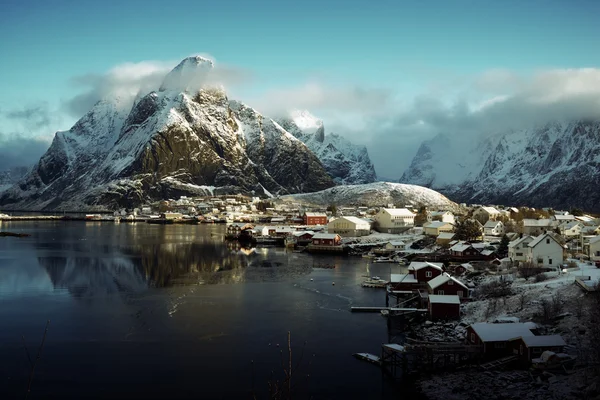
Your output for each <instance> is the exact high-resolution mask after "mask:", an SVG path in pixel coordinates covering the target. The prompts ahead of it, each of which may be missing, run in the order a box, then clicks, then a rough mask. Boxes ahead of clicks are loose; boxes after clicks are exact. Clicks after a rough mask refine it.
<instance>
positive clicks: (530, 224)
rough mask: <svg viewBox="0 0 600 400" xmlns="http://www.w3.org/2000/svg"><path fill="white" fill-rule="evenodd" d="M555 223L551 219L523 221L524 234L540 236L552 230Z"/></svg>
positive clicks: (526, 219)
mask: <svg viewBox="0 0 600 400" xmlns="http://www.w3.org/2000/svg"><path fill="white" fill-rule="evenodd" d="M552 227H553V223H552V220H550V219H528V218H525V219H524V220H523V233H524V234H527V235H540V234H542V233H544V231H550V230H552Z"/></svg>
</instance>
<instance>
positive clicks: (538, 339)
mask: <svg viewBox="0 0 600 400" xmlns="http://www.w3.org/2000/svg"><path fill="white" fill-rule="evenodd" d="M521 339H523V342H525V345H526V346H527V347H553V346H557V347H558V346H566V345H567V344H566V343H565V341H564V340H563V338H562V337H561V336H560V335H547V336H525V337H522V338H521Z"/></svg>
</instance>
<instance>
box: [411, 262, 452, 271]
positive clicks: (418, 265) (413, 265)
mask: <svg viewBox="0 0 600 400" xmlns="http://www.w3.org/2000/svg"><path fill="white" fill-rule="evenodd" d="M443 266H444V264H442V263H432V262H429V261H413V262H411V263H410V265H409V266H408V270H409V271H418V270H420V269H423V268H425V267H432V268H435V269H439V270H440V271H442V267H443Z"/></svg>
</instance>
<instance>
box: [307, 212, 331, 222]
mask: <svg viewBox="0 0 600 400" xmlns="http://www.w3.org/2000/svg"><path fill="white" fill-rule="evenodd" d="M302 219H303V220H304V225H327V214H325V213H317V212H305V213H304V215H302Z"/></svg>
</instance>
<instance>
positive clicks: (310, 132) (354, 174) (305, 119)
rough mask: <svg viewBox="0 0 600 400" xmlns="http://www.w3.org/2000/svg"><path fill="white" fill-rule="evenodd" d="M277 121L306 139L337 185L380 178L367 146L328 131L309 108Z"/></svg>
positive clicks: (300, 137)
mask: <svg viewBox="0 0 600 400" xmlns="http://www.w3.org/2000/svg"><path fill="white" fill-rule="evenodd" d="M277 122H278V123H279V124H280V125H281V126H282V127H283V128H285V129H286V130H287V131H288V132H290V133H291V134H292V135H294V136H295V137H296V138H298V139H300V140H301V141H302V142H304V143H305V144H306V145H307V146H308V148H309V149H311V150H312V151H313V152H314V153H315V154H316V155H317V157H318V158H319V160H321V162H322V163H323V166H324V167H325V170H326V171H327V172H328V173H329V175H331V176H332V177H333V179H334V181H335V182H336V183H337V184H342V185H344V184H346V185H352V184H360V183H371V182H375V181H376V180H377V175H376V173H375V167H374V166H373V163H372V162H371V159H370V158H369V153H368V152H367V148H366V147H365V146H359V145H355V144H352V143H350V142H349V141H348V140H346V139H345V138H343V137H341V136H339V135H336V134H334V133H329V134H325V127H324V125H323V121H321V120H320V119H318V118H316V117H315V116H313V115H312V114H311V113H310V112H308V111H306V110H302V111H299V110H296V111H293V112H291V113H290V115H289V116H288V117H286V118H279V119H277Z"/></svg>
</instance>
